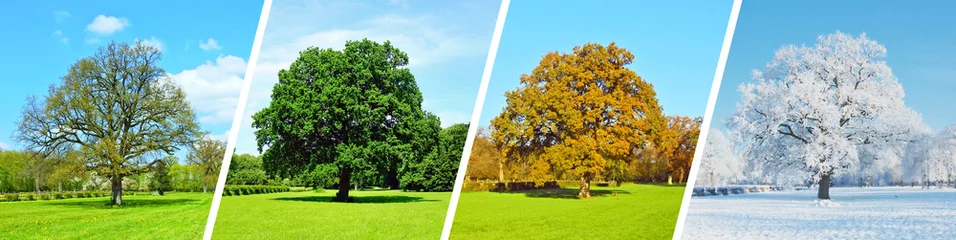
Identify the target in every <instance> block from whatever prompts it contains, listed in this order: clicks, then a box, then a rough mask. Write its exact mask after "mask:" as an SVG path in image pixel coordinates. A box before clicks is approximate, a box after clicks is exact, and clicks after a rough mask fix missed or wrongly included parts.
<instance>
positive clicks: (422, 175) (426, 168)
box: [226, 123, 468, 191]
mask: <svg viewBox="0 0 956 240" xmlns="http://www.w3.org/2000/svg"><path fill="white" fill-rule="evenodd" d="M467 134H468V124H464V123H458V124H453V125H451V126H449V127H447V128H444V129H441V130H440V131H438V132H436V133H434V135H433V137H434V138H435V139H436V142H435V143H434V144H435V145H432V146H428V147H426V148H427V149H429V150H427V151H428V153H427V154H425V155H424V156H422V157H421V158H414V159H403V160H402V163H401V166H402V168H401V169H400V170H394V171H388V170H386V172H384V174H382V173H381V172H376V171H374V170H373V171H365V172H361V173H360V174H354V175H352V177H351V178H350V182H351V183H352V187H353V189H368V188H391V189H403V190H408V191H451V190H452V188H453V187H454V185H455V174H454V171H457V169H458V163H459V161H460V160H461V153H462V149H463V148H464V145H465V140H466V138H467ZM266 169H267V167H266V166H265V165H264V164H263V159H262V156H255V155H252V154H235V155H233V157H232V162H231V163H230V165H229V173H228V177H227V180H226V184H229V185H273V186H290V187H313V188H321V189H335V188H338V184H339V176H338V175H339V170H338V168H337V167H336V166H335V165H332V164H319V165H316V166H315V167H313V168H311V169H310V168H301V169H300V170H301V172H299V173H296V174H290V175H288V176H282V175H279V174H275V173H273V174H269V172H268V171H266ZM453 170H454V171H453ZM392 180H397V181H398V182H397V184H396V183H395V182H390V181H392Z"/></svg>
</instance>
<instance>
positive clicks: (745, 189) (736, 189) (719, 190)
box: [692, 185, 791, 197]
mask: <svg viewBox="0 0 956 240" xmlns="http://www.w3.org/2000/svg"><path fill="white" fill-rule="evenodd" d="M788 189H791V188H787V187H782V186H766V185H758V186H725V187H694V193H693V194H692V195H693V196H696V197H703V196H720V195H730V194H744V193H759V192H778V191H785V190H788Z"/></svg>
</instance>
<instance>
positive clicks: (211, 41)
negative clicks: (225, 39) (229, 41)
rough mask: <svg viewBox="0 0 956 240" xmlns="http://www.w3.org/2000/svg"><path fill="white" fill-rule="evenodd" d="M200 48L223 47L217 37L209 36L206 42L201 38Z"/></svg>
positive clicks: (214, 48) (217, 48)
mask: <svg viewBox="0 0 956 240" xmlns="http://www.w3.org/2000/svg"><path fill="white" fill-rule="evenodd" d="M199 48H202V50H203V51H209V50H219V49H222V48H221V47H219V43H218V42H216V39H213V38H209V40H206V41H205V42H204V41H203V40H199Z"/></svg>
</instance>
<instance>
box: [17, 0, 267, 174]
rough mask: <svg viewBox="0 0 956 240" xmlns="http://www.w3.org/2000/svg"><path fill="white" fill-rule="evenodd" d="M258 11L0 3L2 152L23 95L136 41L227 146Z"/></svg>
mask: <svg viewBox="0 0 956 240" xmlns="http://www.w3.org/2000/svg"><path fill="white" fill-rule="evenodd" d="M261 10H262V2H261V1H163V2H140V1H134V2H129V1H96V2H81V1H44V2H43V3H39V2H32V1H9V2H6V3H4V6H3V7H2V8H0V20H2V21H3V22H7V23H14V24H7V25H6V29H5V31H4V32H5V33H6V34H5V35H6V36H8V37H5V38H4V44H2V45H0V51H2V52H3V54H2V57H0V65H2V66H3V68H0V76H3V77H4V80H3V82H4V85H5V87H4V89H3V90H0V91H2V92H0V112H4V113H5V114H0V147H2V146H4V145H6V148H12V149H20V148H21V146H20V145H19V144H17V143H16V142H14V141H13V140H11V135H12V133H13V131H14V130H15V128H16V126H15V121H17V120H19V118H20V108H21V107H22V106H23V104H24V103H25V99H26V97H27V96H28V95H40V96H42V95H44V94H46V90H47V88H48V87H49V86H50V84H53V83H59V82H60V79H59V78H60V77H61V76H63V75H64V74H66V71H67V69H68V68H69V66H70V65H71V64H73V63H75V62H76V61H77V60H79V59H81V58H84V57H87V56H90V55H92V54H93V53H94V52H95V51H96V49H97V48H99V47H100V46H103V45H105V44H107V43H108V42H109V41H110V40H116V41H128V42H132V41H134V40H135V39H140V40H146V42H149V43H150V44H155V45H156V46H159V47H160V49H161V50H162V52H163V53H164V58H163V61H162V62H160V66H161V67H163V68H164V69H165V70H166V71H167V72H168V73H169V74H171V75H172V76H173V79H175V80H176V81H177V82H179V83H180V84H181V85H182V87H183V88H184V89H185V90H186V92H187V93H188V94H189V100H190V102H191V103H192V105H193V108H195V109H196V110H197V115H198V117H199V118H200V122H201V125H202V128H203V129H204V130H206V131H210V132H211V133H212V134H214V136H215V137H216V138H219V139H222V140H225V135H224V133H225V132H226V131H227V130H228V129H229V127H230V124H231V123H232V116H233V112H234V110H235V106H236V100H237V99H238V95H239V88H240V85H239V84H241V82H242V75H243V74H244V71H245V67H246V60H245V59H247V58H248V56H249V52H250V50H251V48H252V41H253V37H254V36H255V31H256V25H257V24H258V22H259V13H260V12H261ZM210 39H212V40H210ZM179 155H182V154H179Z"/></svg>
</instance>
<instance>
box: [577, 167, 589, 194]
mask: <svg viewBox="0 0 956 240" xmlns="http://www.w3.org/2000/svg"><path fill="white" fill-rule="evenodd" d="M591 178H592V176H591V174H590V173H585V174H584V175H583V176H581V189H580V190H579V191H578V198H591Z"/></svg>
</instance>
